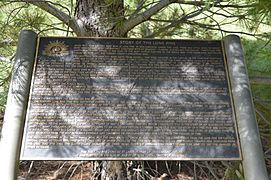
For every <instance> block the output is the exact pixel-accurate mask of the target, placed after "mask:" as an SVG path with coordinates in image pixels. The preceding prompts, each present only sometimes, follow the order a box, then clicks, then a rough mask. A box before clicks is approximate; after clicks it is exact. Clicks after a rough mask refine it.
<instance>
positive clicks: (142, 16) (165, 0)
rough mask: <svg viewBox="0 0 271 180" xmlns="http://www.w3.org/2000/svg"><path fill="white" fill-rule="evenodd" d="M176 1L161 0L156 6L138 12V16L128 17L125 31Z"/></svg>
mask: <svg viewBox="0 0 271 180" xmlns="http://www.w3.org/2000/svg"><path fill="white" fill-rule="evenodd" d="M174 2H175V1H172V0H160V1H159V2H158V3H156V4H155V5H154V6H152V7H150V8H148V9H147V10H145V11H144V12H143V13H142V14H138V15H137V16H131V17H130V18H129V19H127V20H126V21H125V22H124V27H123V32H125V33H126V32H128V31H129V30H131V29H132V28H134V27H135V26H137V25H138V24H140V23H143V22H145V21H147V20H149V18H150V17H151V16H153V15H155V14H156V13H158V12H159V11H160V10H161V9H163V8H165V7H167V6H168V5H170V4H172V3H174Z"/></svg>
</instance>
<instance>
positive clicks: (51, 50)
mask: <svg viewBox="0 0 271 180" xmlns="http://www.w3.org/2000/svg"><path fill="white" fill-rule="evenodd" d="M44 51H45V55H47V56H65V55H68V54H69V51H68V46H67V45H66V44H65V43H64V42H63V41H53V42H51V41H50V42H49V43H48V44H47V45H46V46H45V50H44Z"/></svg>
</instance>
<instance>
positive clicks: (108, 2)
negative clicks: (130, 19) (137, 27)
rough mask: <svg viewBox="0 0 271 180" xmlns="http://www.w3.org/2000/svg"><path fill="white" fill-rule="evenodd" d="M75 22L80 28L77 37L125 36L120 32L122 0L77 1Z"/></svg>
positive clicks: (122, 15)
mask: <svg viewBox="0 0 271 180" xmlns="http://www.w3.org/2000/svg"><path fill="white" fill-rule="evenodd" d="M75 20H76V22H77V24H78V26H79V28H80V32H79V34H77V35H78V36H90V37H125V36H126V33H125V32H123V31H122V24H123V21H124V3H123V0H77V1H76V7H75ZM77 33H78V32H77Z"/></svg>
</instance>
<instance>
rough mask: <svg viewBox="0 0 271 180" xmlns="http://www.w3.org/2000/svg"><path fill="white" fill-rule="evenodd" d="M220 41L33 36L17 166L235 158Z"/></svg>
mask: <svg viewBox="0 0 271 180" xmlns="http://www.w3.org/2000/svg"><path fill="white" fill-rule="evenodd" d="M225 63H226V61H225V58H224V53H223V47H222V43H221V41H202V40H154V39H108V38H107V39H105V38H61V37H42V38H40V39H39V45H38V47H37V56H36V60H35V67H34V72H33V79H32V87H31V93H30V97H29V107H28V112H27V117H26V123H25V131H24V139H23V147H22V152H21V159H25V160H43V159H45V160H60V159H67V160H68V159H77V160H94V159H95V160H98V159H100V160H102V159H104V160H133V159H136V160H239V159H241V152H240V147H239V138H238V133H237V128H236V125H235V115H234V107H233V103H232V98H231V92H230V88H229V82H228V75H227V69H226V65H225Z"/></svg>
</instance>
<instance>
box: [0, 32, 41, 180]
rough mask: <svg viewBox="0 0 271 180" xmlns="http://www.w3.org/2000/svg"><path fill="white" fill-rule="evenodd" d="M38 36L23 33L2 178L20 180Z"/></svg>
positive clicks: (1, 152)
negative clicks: (22, 148)
mask: <svg viewBox="0 0 271 180" xmlns="http://www.w3.org/2000/svg"><path fill="white" fill-rule="evenodd" d="M36 40H37V34H36V33H34V32H33V31H30V30H23V31H21V33H20V38H19V43H18V47H17V52H16V58H15V62H14V65H13V70H12V78H11V83H10V87H9V93H8V100H7V105H6V110H5V116H4V124H3V127H2V135H1V141H0V178H1V179H4V180H13V179H17V176H18V165H19V160H20V147H21V140H22V135H23V127H24V120H25V114H26V109H27V101H28V96H29V89H30V82H31V75H32V71H33V62H34V56H35V49H36Z"/></svg>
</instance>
